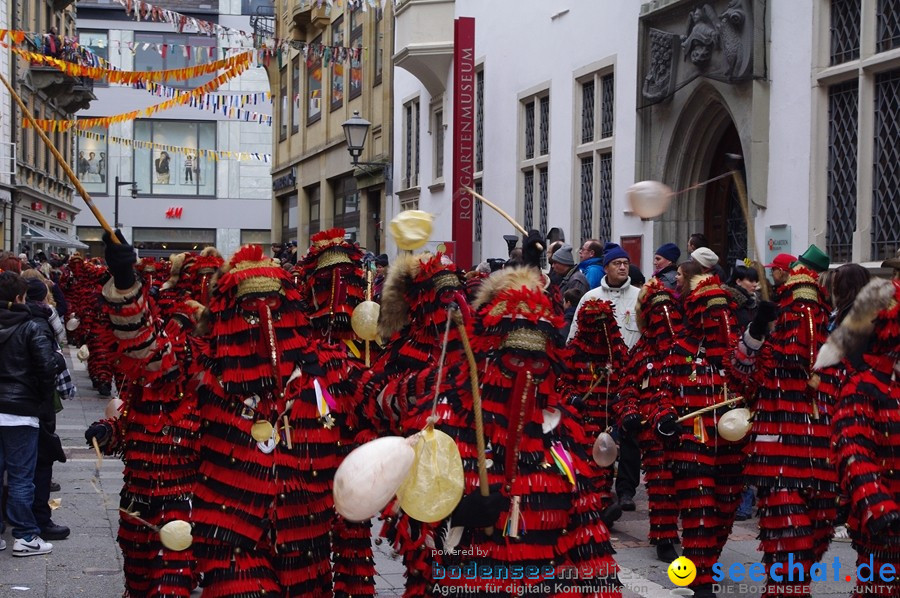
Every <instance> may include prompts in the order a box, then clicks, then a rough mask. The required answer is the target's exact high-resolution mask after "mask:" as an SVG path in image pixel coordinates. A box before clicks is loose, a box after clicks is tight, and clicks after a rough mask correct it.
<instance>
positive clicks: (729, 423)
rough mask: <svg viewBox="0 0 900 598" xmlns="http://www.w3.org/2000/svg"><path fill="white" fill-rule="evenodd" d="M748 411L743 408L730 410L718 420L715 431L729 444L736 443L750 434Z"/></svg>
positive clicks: (750, 424)
mask: <svg viewBox="0 0 900 598" xmlns="http://www.w3.org/2000/svg"><path fill="white" fill-rule="evenodd" d="M751 426H752V423H751V422H750V410H749V409H747V408H745V407H740V408H738V409H732V410H731V411H729V412H728V413H726V414H725V415H723V416H722V417H720V418H719V422H718V423H717V424H716V430H717V431H718V432H719V436H721V437H722V438H724V439H725V440H728V441H729V442H737V441H738V440H741V439H742V438H743V437H744V436H746V435H747V434H749V433H750V428H751Z"/></svg>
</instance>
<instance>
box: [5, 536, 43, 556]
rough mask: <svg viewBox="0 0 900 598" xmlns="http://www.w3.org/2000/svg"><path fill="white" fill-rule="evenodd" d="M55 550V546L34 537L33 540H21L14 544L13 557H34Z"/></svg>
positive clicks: (38, 537)
mask: <svg viewBox="0 0 900 598" xmlns="http://www.w3.org/2000/svg"><path fill="white" fill-rule="evenodd" d="M51 550H53V544H51V543H50V542H44V541H43V540H41V538H40V536H34V537H33V538H32V539H31V540H24V539H23V538H19V539H17V540H16V542H15V544H13V556H33V555H36V554H48V553H49V552H50V551H51Z"/></svg>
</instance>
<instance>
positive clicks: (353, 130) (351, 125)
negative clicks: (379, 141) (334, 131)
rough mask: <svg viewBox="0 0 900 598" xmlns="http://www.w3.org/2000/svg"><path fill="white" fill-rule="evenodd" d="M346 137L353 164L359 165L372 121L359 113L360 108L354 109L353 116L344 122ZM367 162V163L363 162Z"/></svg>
mask: <svg viewBox="0 0 900 598" xmlns="http://www.w3.org/2000/svg"><path fill="white" fill-rule="evenodd" d="M341 126H342V127H343V128H344V137H345V138H346V139H347V151H348V152H350V157H351V158H353V165H354V166H357V165H359V163H360V162H359V157H360V156H361V155H362V151H363V146H365V145H366V135H368V134H369V127H371V126H372V123H370V122H369V121H367V120H366V119H364V118H363V117H361V116H360V115H359V110H354V111H353V116H351V117H350V118H349V119H348V120H347V121H346V122H345V123H344V124H342V125H341ZM363 164H365V163H363Z"/></svg>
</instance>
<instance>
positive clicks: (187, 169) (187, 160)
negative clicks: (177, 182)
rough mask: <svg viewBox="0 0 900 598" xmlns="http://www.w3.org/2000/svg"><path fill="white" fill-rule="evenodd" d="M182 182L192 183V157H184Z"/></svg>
mask: <svg viewBox="0 0 900 598" xmlns="http://www.w3.org/2000/svg"><path fill="white" fill-rule="evenodd" d="M184 182H185V183H188V182H191V183H193V182H194V156H192V155H190V154H188V155H186V156H185V157H184Z"/></svg>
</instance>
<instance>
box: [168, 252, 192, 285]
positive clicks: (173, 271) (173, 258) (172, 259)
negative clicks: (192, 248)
mask: <svg viewBox="0 0 900 598" xmlns="http://www.w3.org/2000/svg"><path fill="white" fill-rule="evenodd" d="M187 256H188V254H187V253H173V254H172V255H170V256H169V263H170V264H171V265H172V267H171V268H169V279H168V280H167V281H166V282H164V283H163V285H162V288H163V289H171V288H174V287H175V285H176V284H178V279H179V278H181V269H182V268H183V267H184V262H185V260H186V259H187Z"/></svg>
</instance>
